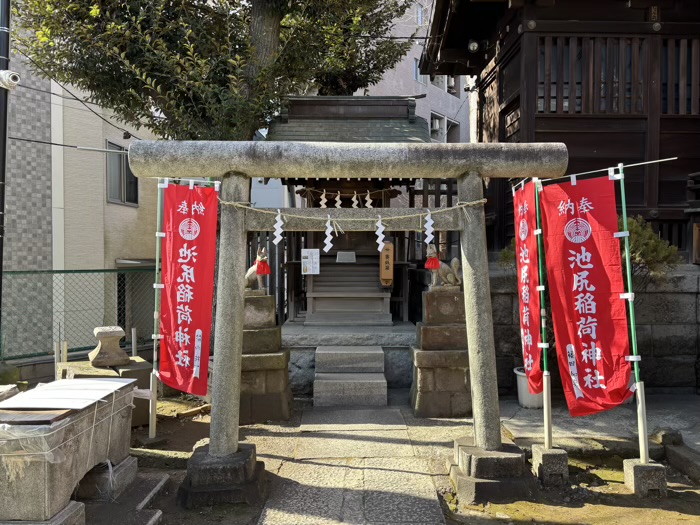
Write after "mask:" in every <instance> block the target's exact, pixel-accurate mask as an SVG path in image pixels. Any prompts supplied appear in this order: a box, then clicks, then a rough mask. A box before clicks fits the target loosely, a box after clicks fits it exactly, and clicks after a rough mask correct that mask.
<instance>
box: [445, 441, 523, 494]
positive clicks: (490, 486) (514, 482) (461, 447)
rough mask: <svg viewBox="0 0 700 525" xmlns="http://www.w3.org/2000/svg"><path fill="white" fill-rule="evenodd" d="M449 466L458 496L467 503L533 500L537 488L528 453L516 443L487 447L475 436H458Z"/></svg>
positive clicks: (451, 479)
mask: <svg viewBox="0 0 700 525" xmlns="http://www.w3.org/2000/svg"><path fill="white" fill-rule="evenodd" d="M448 467H449V470H450V481H451V482H452V485H453V486H454V489H455V492H456V493H457V498H458V499H459V502H460V503H464V504H465V505H476V504H480V503H488V502H493V503H510V502H513V501H519V500H531V499H532V498H533V497H534V495H535V493H536V490H537V483H536V481H535V478H534V477H533V476H532V474H531V473H530V469H529V467H528V464H527V461H526V459H525V453H524V452H523V451H522V450H520V448H518V447H517V446H516V445H514V444H513V443H503V444H502V445H501V448H500V449H499V450H484V449H483V448H481V447H475V446H474V441H473V439H472V438H467V437H465V438H459V439H456V440H455V448H454V459H453V461H452V462H449V464H448Z"/></svg>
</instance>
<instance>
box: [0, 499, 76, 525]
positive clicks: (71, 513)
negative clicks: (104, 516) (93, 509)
mask: <svg viewBox="0 0 700 525" xmlns="http://www.w3.org/2000/svg"><path fill="white" fill-rule="evenodd" d="M85 524H86V522H85V504H83V503H80V502H78V501H71V502H69V503H68V505H66V507H65V508H64V509H63V510H62V511H60V512H58V513H57V514H56V515H55V516H53V517H52V518H51V519H48V520H44V521H36V520H30V521H4V520H0V525H85Z"/></svg>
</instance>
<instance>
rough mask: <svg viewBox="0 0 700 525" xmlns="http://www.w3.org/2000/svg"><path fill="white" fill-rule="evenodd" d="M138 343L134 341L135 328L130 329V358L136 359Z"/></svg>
mask: <svg viewBox="0 0 700 525" xmlns="http://www.w3.org/2000/svg"><path fill="white" fill-rule="evenodd" d="M137 347H138V343H137V341H136V328H132V329H131V357H138V355H139V352H138V348H137Z"/></svg>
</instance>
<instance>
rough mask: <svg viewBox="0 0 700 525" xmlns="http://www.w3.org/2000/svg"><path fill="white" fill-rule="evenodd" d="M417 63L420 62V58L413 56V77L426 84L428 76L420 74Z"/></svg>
mask: <svg viewBox="0 0 700 525" xmlns="http://www.w3.org/2000/svg"><path fill="white" fill-rule="evenodd" d="M419 64H420V60H419V59H417V58H414V59H413V79H414V80H417V81H418V82H420V83H421V84H427V83H428V76H427V75H421V74H420V66H419Z"/></svg>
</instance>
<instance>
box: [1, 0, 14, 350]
mask: <svg viewBox="0 0 700 525" xmlns="http://www.w3.org/2000/svg"><path fill="white" fill-rule="evenodd" d="M9 68H10V0H0V75H2V79H1V80H2V86H1V87H0V315H1V314H2V275H3V271H2V270H3V262H4V257H3V253H4V247H5V246H4V245H5V186H6V184H5V177H6V173H7V112H8V106H9V95H10V93H9V92H10V89H13V88H14V86H16V85H17V83H19V75H17V74H16V73H14V74H13V73H10V72H9ZM1 336H2V334H0V355H2V351H3V350H4V349H3V348H2V346H3V344H4V340H3V339H2V338H1Z"/></svg>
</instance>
